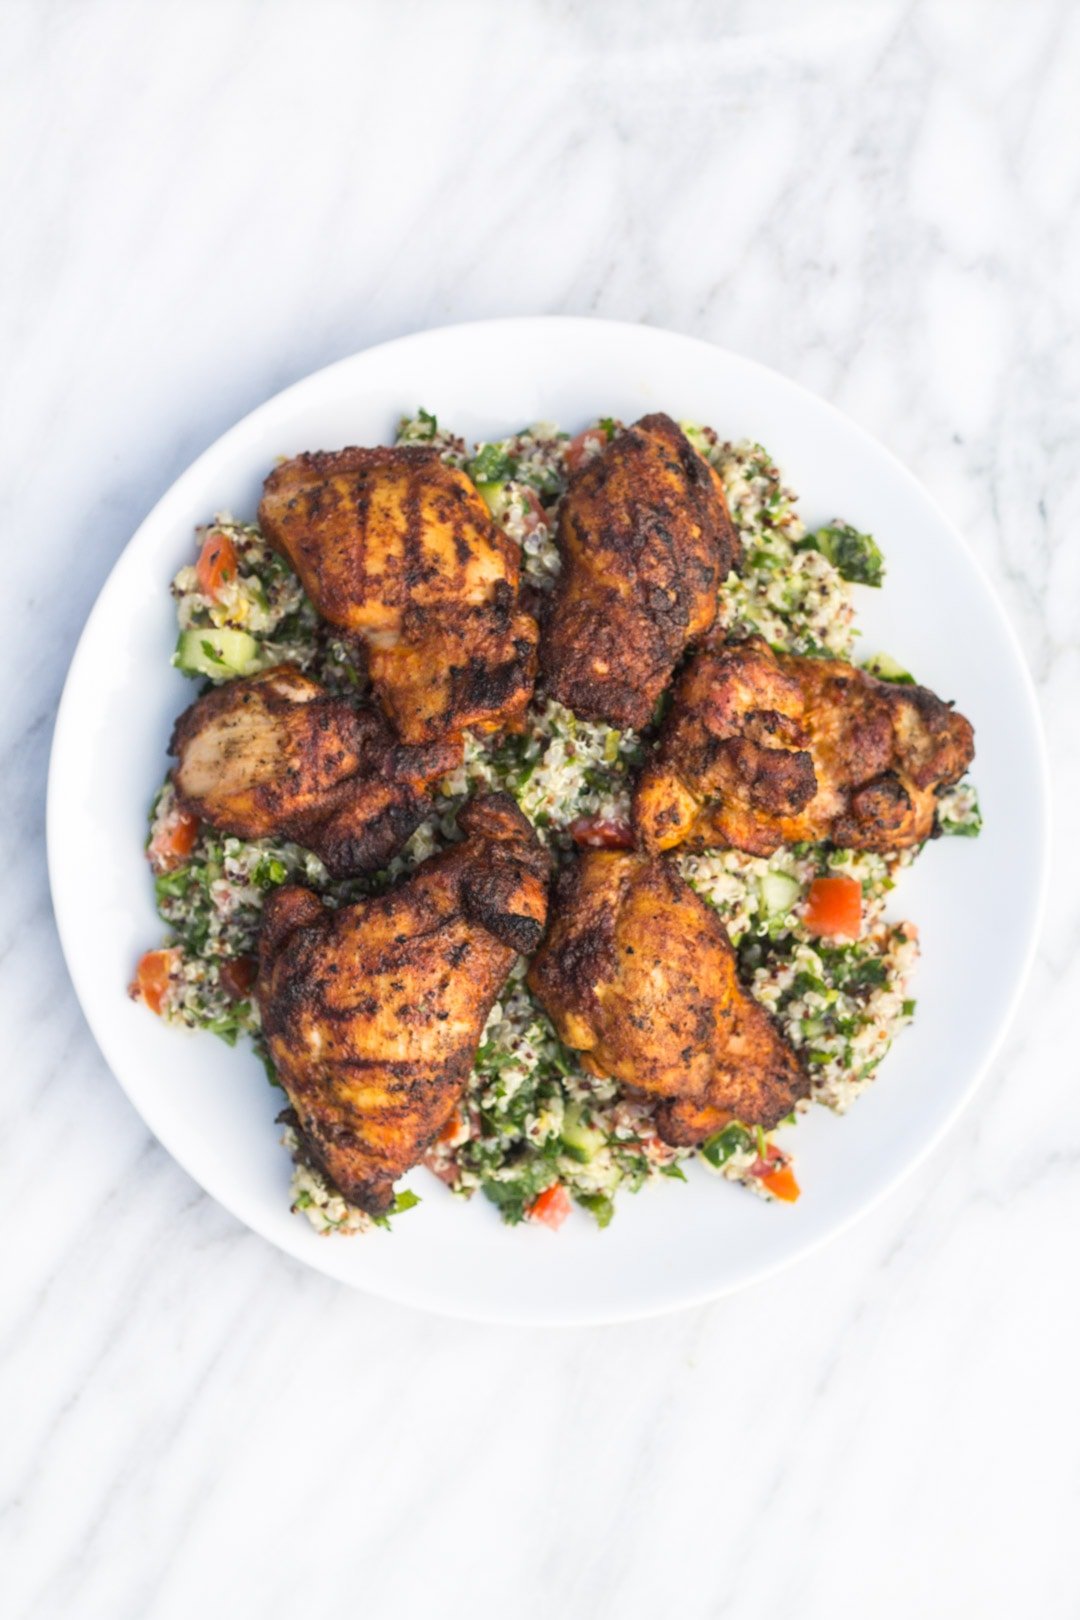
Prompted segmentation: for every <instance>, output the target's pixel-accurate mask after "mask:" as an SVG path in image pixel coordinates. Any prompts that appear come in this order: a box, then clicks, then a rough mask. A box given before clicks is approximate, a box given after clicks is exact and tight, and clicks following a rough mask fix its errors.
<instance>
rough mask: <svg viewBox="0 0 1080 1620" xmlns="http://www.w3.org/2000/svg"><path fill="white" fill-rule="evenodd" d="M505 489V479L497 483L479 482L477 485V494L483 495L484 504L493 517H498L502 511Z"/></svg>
mask: <svg viewBox="0 0 1080 1620" xmlns="http://www.w3.org/2000/svg"><path fill="white" fill-rule="evenodd" d="M505 489H506V482H505V480H503V479H500V480H499V481H498V482H496V483H491V484H477V486H476V492H477V494H478V495H480V496H481V497H482V499H483V502H484V505H485V506H486V507H487V509H488V511H489V512H490V513H491V515H492V516H493V517H497V516H498V515H499V514H500V513H501V511H502V499H503V492H504V490H505Z"/></svg>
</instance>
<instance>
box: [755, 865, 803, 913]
mask: <svg viewBox="0 0 1080 1620" xmlns="http://www.w3.org/2000/svg"><path fill="white" fill-rule="evenodd" d="M801 892H802V890H801V885H800V884H799V883H797V882H796V880H795V879H794V878H793V877H788V875H787V873H786V872H766V873H765V876H764V877H763V878H762V879H761V904H762V906H763V907H764V909H765V914H766V916H768V917H784V916H786V915H787V913H788V912H789V911H790V910H791V908H792V906H793V905H794V904H795V902H796V900H797V899H798V898H799V895H800V893H801Z"/></svg>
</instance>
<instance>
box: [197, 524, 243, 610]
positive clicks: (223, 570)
mask: <svg viewBox="0 0 1080 1620" xmlns="http://www.w3.org/2000/svg"><path fill="white" fill-rule="evenodd" d="M236 566H237V564H236V547H235V546H234V545H233V543H232V541H231V540H230V539H229V537H228V535H227V534H222V533H221V532H220V531H219V530H215V531H214V532H213V533H212V534H208V535H207V537H206V539H205V540H204V541H203V547H202V550H201V551H200V552H199V560H198V562H197V563H196V564H195V573H196V575H197V576H198V580H199V592H200V594H201V595H202V596H209V597H210V598H211V600H212V601H215V602H216V601H217V598H218V596H219V595H220V594H221V587H222V586H223V585H225V584H227V583H228V581H229V580H230V579H235V578H236Z"/></svg>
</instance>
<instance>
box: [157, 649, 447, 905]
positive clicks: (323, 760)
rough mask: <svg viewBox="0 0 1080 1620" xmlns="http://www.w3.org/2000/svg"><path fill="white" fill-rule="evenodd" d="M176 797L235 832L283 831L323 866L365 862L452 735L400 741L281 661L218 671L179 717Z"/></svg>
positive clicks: (410, 823) (416, 809)
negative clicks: (250, 670)
mask: <svg viewBox="0 0 1080 1620" xmlns="http://www.w3.org/2000/svg"><path fill="white" fill-rule="evenodd" d="M170 749H171V752H172V753H174V754H176V755H177V756H178V759H177V763H176V765H175V767H174V768H173V773H172V777H173V783H174V786H175V788H176V793H177V797H178V799H179V802H180V804H181V805H182V806H183V807H184V808H185V809H187V810H190V811H191V812H192V814H193V815H195V816H197V817H198V819H199V820H200V821H205V822H207V823H208V824H209V825H210V826H211V827H216V828H217V829H218V830H219V831H220V832H225V833H232V834H233V835H234V836H235V837H237V838H272V837H284V838H290V839H293V840H294V841H295V842H296V843H298V844H302V845H303V846H304V847H305V848H306V849H310V850H313V851H314V852H315V854H316V855H318V856H319V858H320V859H321V860H322V861H323V862H324V864H325V865H326V867H327V869H328V871H329V872H330V873H331V874H332V875H333V876H334V877H348V876H350V875H352V874H354V873H357V872H367V871H374V870H375V869H376V868H378V867H380V866H385V864H386V862H387V861H388V860H389V859H390V857H391V856H392V855H393V854H394V853H395V851H396V850H398V849H400V847H401V845H402V844H403V843H404V842H405V840H406V839H407V838H408V836H409V834H410V833H411V832H412V831H413V829H414V827H415V826H416V824H417V822H418V821H419V820H420V818H421V816H422V815H423V813H424V809H425V807H426V802H427V801H426V798H425V792H424V790H425V788H426V787H427V785H428V784H429V783H430V782H432V781H434V780H435V779H436V778H438V777H440V776H444V775H445V774H446V772H447V771H450V770H453V769H454V767H455V766H456V765H458V764H459V763H460V761H461V755H462V747H461V740H460V738H445V739H444V740H443V741H441V742H436V743H429V744H428V745H427V746H426V747H422V748H409V747H407V746H406V745H405V744H404V743H399V742H398V741H397V739H396V738H395V737H394V736H393V734H392V733H391V731H390V728H389V727H388V725H387V724H386V721H385V720H384V719H383V718H382V716H381V715H380V714H378V713H377V712H376V711H375V710H374V709H361V710H357V709H354V708H353V707H352V705H351V704H349V703H348V702H346V701H345V699H344V698H338V697H331V696H329V695H328V694H327V693H326V692H325V691H324V689H323V688H322V687H321V686H320V685H319V684H318V682H317V681H313V680H309V679H308V677H307V676H306V675H302V674H301V673H300V671H299V670H298V669H295V668H294V667H293V666H292V665H291V664H282V665H279V666H278V667H277V668H276V669H271V670H267V671H266V672H265V673H264V674H261V675H253V676H250V677H249V678H247V679H244V680H234V681H227V682H226V683H225V684H224V685H222V686H219V687H216V688H215V689H214V690H213V691H211V692H207V693H206V694H205V695H204V696H203V697H201V698H199V699H198V701H197V702H195V703H193V704H192V705H191V707H190V709H187V710H185V712H184V713H183V714H182V715H181V716H180V718H179V720H178V721H177V722H176V726H175V729H174V731H173V736H172V742H171V744H170Z"/></svg>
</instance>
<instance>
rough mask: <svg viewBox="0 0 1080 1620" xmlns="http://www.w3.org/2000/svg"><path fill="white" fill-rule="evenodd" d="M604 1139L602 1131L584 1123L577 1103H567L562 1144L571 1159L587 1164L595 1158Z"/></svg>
mask: <svg viewBox="0 0 1080 1620" xmlns="http://www.w3.org/2000/svg"><path fill="white" fill-rule="evenodd" d="M605 1141H606V1137H605V1136H604V1133H603V1131H598V1130H597V1129H596V1128H595V1126H593V1125H586V1123H585V1121H584V1118H583V1117H582V1112H581V1106H580V1104H578V1103H568V1104H567V1108H566V1112H565V1113H564V1115H563V1123H562V1145H563V1148H564V1149H565V1151H566V1152H567V1153H568V1154H569V1155H570V1157H571V1158H572V1159H576V1160H577V1161H578V1163H579V1164H588V1163H589V1161H590V1160H591V1159H595V1157H596V1155H597V1154H598V1153H599V1151H600V1149H601V1148H602V1147H603V1145H604V1143H605Z"/></svg>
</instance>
